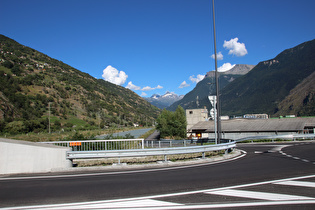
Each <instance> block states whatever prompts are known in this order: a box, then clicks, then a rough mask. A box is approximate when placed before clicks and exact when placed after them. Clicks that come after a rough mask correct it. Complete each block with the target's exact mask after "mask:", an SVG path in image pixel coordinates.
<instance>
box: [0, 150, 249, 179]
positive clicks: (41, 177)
mask: <svg viewBox="0 0 315 210" xmlns="http://www.w3.org/2000/svg"><path fill="white" fill-rule="evenodd" d="M240 151H241V153H242V154H241V155H239V156H236V157H233V158H230V159H225V160H218V161H213V162H207V163H197V164H191V165H185V166H167V167H165V168H155V169H138V170H130V171H114V172H101V173H88V174H66V175H50V176H49V175H48V176H28V177H2V178H1V177H0V181H3V180H4V181H6V180H23V179H54V178H68V177H69V178H72V177H85V176H102V175H115V174H129V173H146V172H154V171H167V170H175V169H183V168H192V167H200V166H206V165H214V164H219V163H225V162H229V161H233V160H237V159H239V158H242V157H244V156H245V155H246V154H247V152H245V151H243V150H240ZM100 170H102V169H100Z"/></svg>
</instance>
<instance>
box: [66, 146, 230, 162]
mask: <svg viewBox="0 0 315 210" xmlns="http://www.w3.org/2000/svg"><path fill="white" fill-rule="evenodd" d="M235 146H236V143H235V142H230V143H225V144H216V145H207V146H190V147H173V148H154V149H134V150H107V151H69V152H67V159H70V160H72V159H92V158H121V157H141V156H160V155H164V157H165V160H167V155H176V154H188V153H203V157H204V153H205V152H210V151H220V150H226V151H227V150H230V149H232V148H234V147H235Z"/></svg>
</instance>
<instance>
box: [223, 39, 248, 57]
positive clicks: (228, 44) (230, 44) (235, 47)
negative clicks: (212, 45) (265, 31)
mask: <svg viewBox="0 0 315 210" xmlns="http://www.w3.org/2000/svg"><path fill="white" fill-rule="evenodd" d="M223 47H224V48H226V49H227V50H229V54H232V55H236V56H238V57H240V56H244V55H246V54H247V50H246V47H245V44H244V43H240V42H238V38H237V37H236V38H234V39H231V40H230V41H226V40H224V44H223Z"/></svg>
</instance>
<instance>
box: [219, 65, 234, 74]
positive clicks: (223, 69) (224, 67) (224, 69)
mask: <svg viewBox="0 0 315 210" xmlns="http://www.w3.org/2000/svg"><path fill="white" fill-rule="evenodd" d="M234 66H235V64H234V65H232V64H230V63H224V64H223V65H222V66H220V67H219V68H218V72H225V71H228V70H230V69H231V68H233V67H234Z"/></svg>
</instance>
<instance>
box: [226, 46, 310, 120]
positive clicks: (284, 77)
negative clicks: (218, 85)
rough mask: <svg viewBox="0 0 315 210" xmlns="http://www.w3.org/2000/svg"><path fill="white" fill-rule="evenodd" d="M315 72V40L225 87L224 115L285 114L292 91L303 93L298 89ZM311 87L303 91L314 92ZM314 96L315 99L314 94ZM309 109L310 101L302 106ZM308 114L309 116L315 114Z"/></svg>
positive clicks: (258, 66)
mask: <svg viewBox="0 0 315 210" xmlns="http://www.w3.org/2000/svg"><path fill="white" fill-rule="evenodd" d="M314 71H315V40H312V41H308V42H305V43H302V44H300V45H298V46H296V47H294V48H291V49H287V50H284V51H283V52H282V53H280V54H279V55H277V56H276V57H275V58H274V59H271V60H267V61H262V62H260V63H259V64H258V65H256V66H255V67H254V68H253V69H252V70H251V71H250V72H249V73H247V74H245V75H244V76H242V77H240V78H238V79H236V80H234V81H233V82H231V83H229V84H228V85H227V86H226V87H224V89H223V90H222V91H221V93H222V95H221V101H222V102H221V110H222V114H225V115H239V114H246V113H267V114H270V115H277V113H278V114H279V113H282V114H284V113H283V112H281V111H280V110H279V109H282V107H283V105H280V102H281V101H283V100H284V99H285V98H286V97H287V96H288V95H289V94H290V91H291V90H293V89H294V88H297V89H299V87H301V86H297V85H299V84H300V83H302V82H303V81H304V79H306V78H307V77H309V76H310V75H311V74H312V73H313V72H314ZM308 84H311V83H307V84H305V85H306V87H305V86H303V88H304V89H307V90H308V89H309V90H311V87H309V88H308ZM295 91H297V90H295ZM310 95H314V92H312V93H310ZM305 97H307V96H305ZM305 99H306V98H305ZM303 100H304V99H303ZM308 105H309V104H308V102H307V100H305V103H304V104H303V103H302V104H301V106H308ZM298 109H301V110H302V109H303V108H298ZM305 113H306V112H305ZM307 113H308V114H307V115H314V114H315V113H314V112H307ZM288 114H289V113H288ZM295 114H298V113H295Z"/></svg>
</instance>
